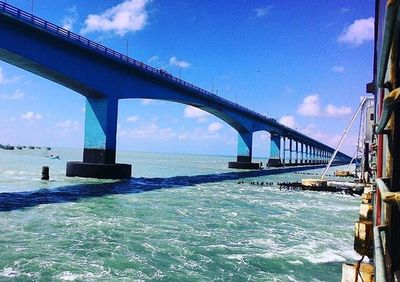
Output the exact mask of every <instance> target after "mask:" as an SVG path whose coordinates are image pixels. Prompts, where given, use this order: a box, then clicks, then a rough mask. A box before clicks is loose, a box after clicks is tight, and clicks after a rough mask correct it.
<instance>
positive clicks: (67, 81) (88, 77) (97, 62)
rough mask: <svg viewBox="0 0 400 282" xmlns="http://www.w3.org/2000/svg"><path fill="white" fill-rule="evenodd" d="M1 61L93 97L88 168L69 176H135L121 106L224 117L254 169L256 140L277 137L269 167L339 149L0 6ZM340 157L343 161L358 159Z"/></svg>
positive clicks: (82, 165)
mask: <svg viewBox="0 0 400 282" xmlns="http://www.w3.org/2000/svg"><path fill="white" fill-rule="evenodd" d="M0 38H2V40H1V41H0V59H1V60H3V61H6V62H8V63H10V64H13V65H15V66H17V67H19V68H22V69H24V70H27V71H30V72H32V73H35V74H37V75H39V76H42V77H44V78H46V79H49V80H51V81H54V82H56V83H58V84H61V85H63V86H65V87H67V88H69V89H72V90H74V91H76V92H78V93H80V94H81V95H83V96H85V97H86V100H87V101H86V112H85V115H86V116H85V137H84V138H85V142H84V154H83V162H71V163H68V165H67V175H68V176H84V177H98V178H129V177H130V176H131V166H130V165H124V164H116V163H115V150H116V132H117V116H118V101H119V100H120V99H128V98H147V99H158V100H166V101H172V102H177V103H182V104H186V105H191V106H194V107H197V108H200V109H202V110H204V111H207V112H209V113H211V114H213V115H215V116H217V117H218V118H220V119H222V120H223V121H225V122H226V123H228V124H229V125H230V126H232V127H233V128H235V129H236V130H237V132H238V146H237V160H236V161H235V162H230V163H229V167H231V168H243V169H258V168H259V166H260V165H259V164H258V163H252V139H253V138H252V137H253V133H254V132H257V131H267V132H269V133H270V134H271V148H270V155H271V156H270V158H269V161H268V165H269V166H282V165H302V164H321V163H326V162H327V161H328V160H329V158H330V156H331V155H332V153H333V152H334V149H333V148H331V147H329V146H327V145H325V144H323V143H321V142H319V141H317V140H315V139H312V138H310V137H309V136H306V135H304V134H302V133H300V132H298V131H296V130H294V129H291V128H289V127H286V126H284V125H282V124H280V123H279V122H277V121H276V120H275V119H272V118H268V117H266V116H263V115H261V114H259V113H257V112H255V111H252V110H249V109H247V108H245V107H243V106H241V105H238V104H237V103H233V102H231V101H229V100H227V99H224V98H222V97H219V96H217V95H215V94H213V93H211V92H209V91H207V90H204V89H202V88H200V87H197V86H195V85H193V84H190V83H188V82H186V81H184V80H182V79H179V78H177V77H174V76H172V75H171V74H169V73H167V72H165V71H164V70H161V69H156V68H154V67H151V66H149V65H146V64H144V63H143V62H140V61H137V60H135V59H132V58H130V57H128V56H125V55H123V54H121V53H119V52H117V51H114V50H112V49H109V48H107V47H105V46H103V45H101V44H98V43H96V42H94V41H91V40H89V39H87V38H85V37H82V36H80V35H78V34H76V33H73V32H71V31H68V30H66V29H63V28H61V27H59V26H57V25H55V24H52V23H50V22H48V21H45V20H43V19H41V18H39V17H36V16H33V15H32V14H29V13H27V12H25V11H22V10H20V9H18V8H16V7H14V6H11V5H9V4H7V3H5V2H3V1H0ZM350 159H351V158H350V157H349V156H347V155H345V154H343V153H340V152H339V153H338V154H337V156H336V161H337V162H346V161H350Z"/></svg>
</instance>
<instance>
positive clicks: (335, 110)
mask: <svg viewBox="0 0 400 282" xmlns="http://www.w3.org/2000/svg"><path fill="white" fill-rule="evenodd" d="M325 113H326V114H327V115H328V116H331V117H338V116H347V115H350V114H351V107H347V106H340V107H337V106H335V105H332V104H328V105H327V106H326V107H325Z"/></svg>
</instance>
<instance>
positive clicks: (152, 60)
mask: <svg viewBox="0 0 400 282" xmlns="http://www.w3.org/2000/svg"><path fill="white" fill-rule="evenodd" d="M159 59H160V57H159V56H157V55H154V56H152V57H151V58H150V59H148V60H147V61H148V62H149V63H152V62H158V60H159Z"/></svg>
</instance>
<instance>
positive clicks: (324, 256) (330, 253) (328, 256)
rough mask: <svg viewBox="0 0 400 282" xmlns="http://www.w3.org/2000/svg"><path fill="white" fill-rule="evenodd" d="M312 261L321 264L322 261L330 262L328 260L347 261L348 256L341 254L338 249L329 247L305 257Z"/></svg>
mask: <svg viewBox="0 0 400 282" xmlns="http://www.w3.org/2000/svg"><path fill="white" fill-rule="evenodd" d="M304 258H305V259H306V260H308V261H309V262H311V263H314V264H320V263H328V262H345V261H346V258H345V257H343V256H341V255H339V254H338V253H337V252H336V251H334V250H332V249H328V250H326V251H324V252H323V253H319V254H318V253H317V254H310V255H308V256H306V257H304Z"/></svg>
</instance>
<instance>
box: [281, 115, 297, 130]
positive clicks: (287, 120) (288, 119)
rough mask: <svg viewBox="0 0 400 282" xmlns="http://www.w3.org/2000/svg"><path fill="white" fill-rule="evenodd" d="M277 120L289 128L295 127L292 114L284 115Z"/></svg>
mask: <svg viewBox="0 0 400 282" xmlns="http://www.w3.org/2000/svg"><path fill="white" fill-rule="evenodd" d="M279 122H280V123H281V124H283V125H286V126H287V127H290V128H295V127H296V120H295V118H294V116H291V115H286V116H283V117H281V118H280V119H279Z"/></svg>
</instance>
